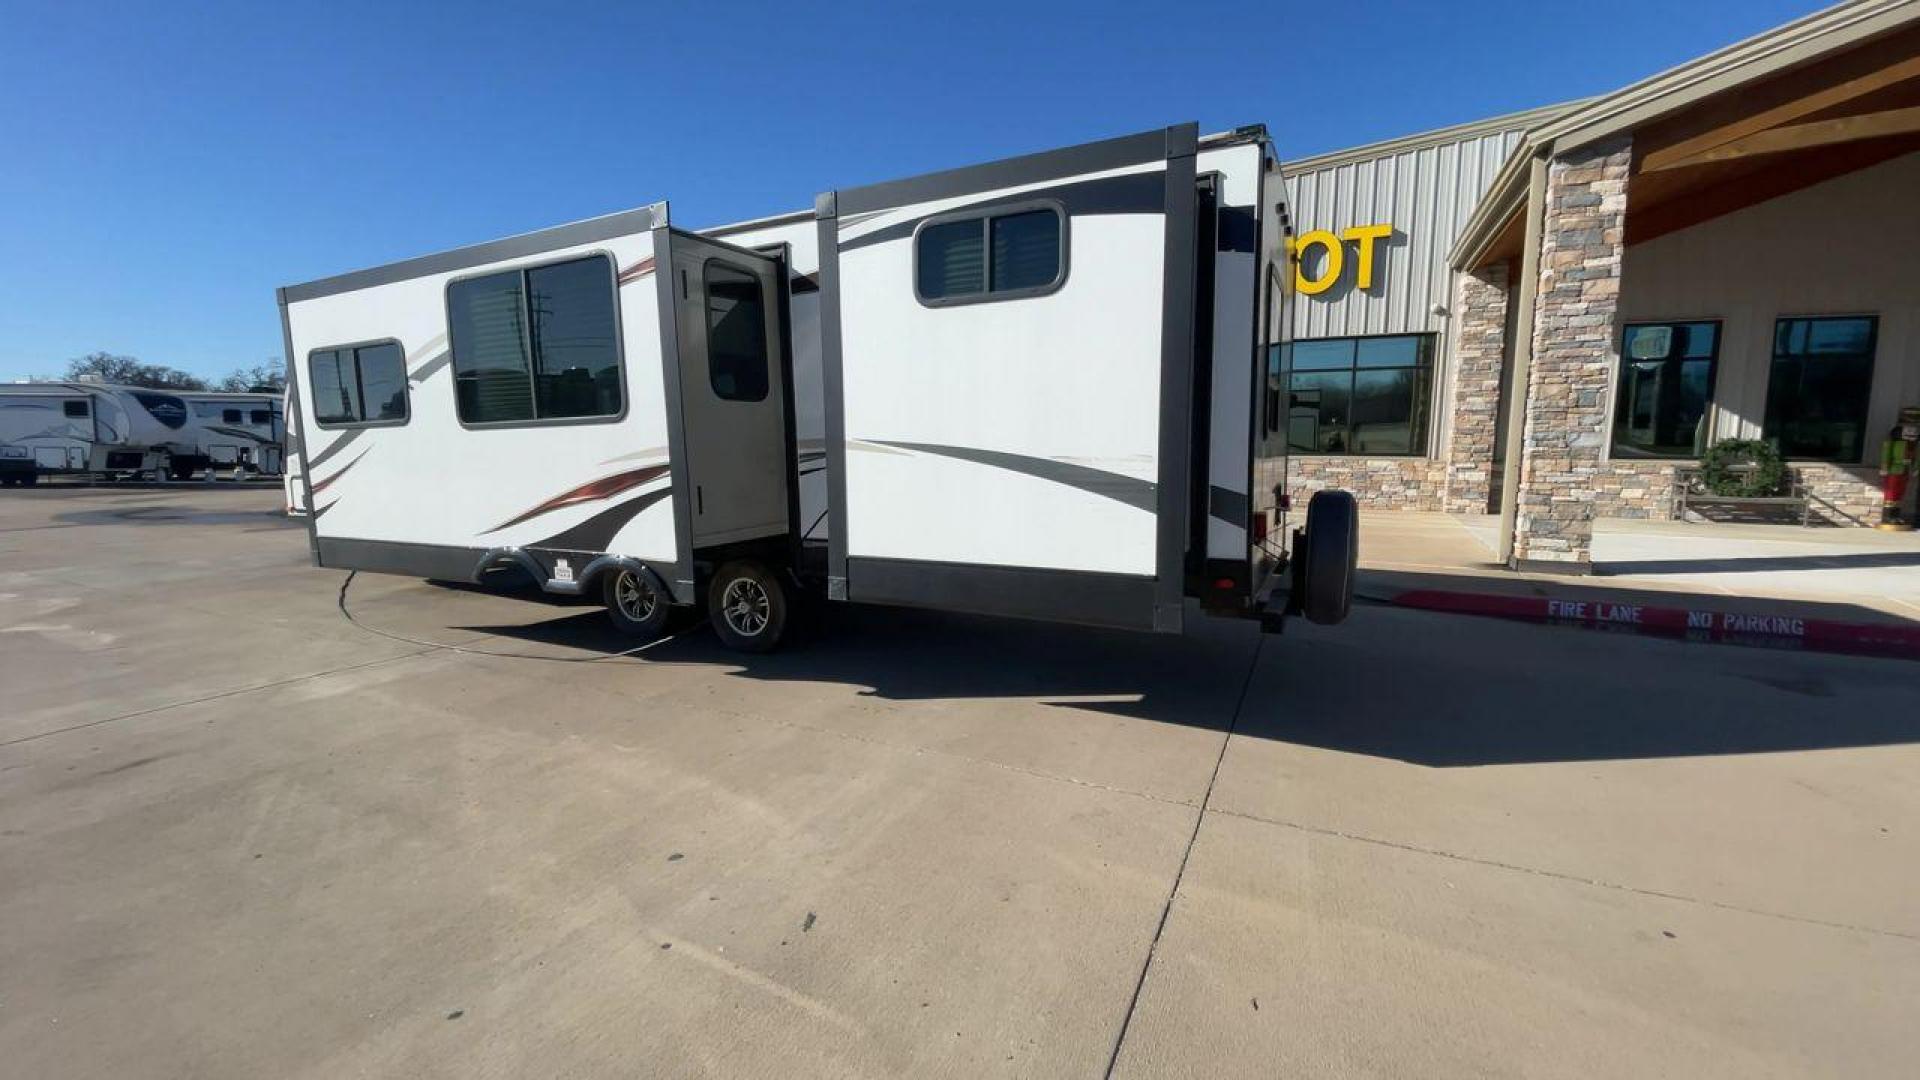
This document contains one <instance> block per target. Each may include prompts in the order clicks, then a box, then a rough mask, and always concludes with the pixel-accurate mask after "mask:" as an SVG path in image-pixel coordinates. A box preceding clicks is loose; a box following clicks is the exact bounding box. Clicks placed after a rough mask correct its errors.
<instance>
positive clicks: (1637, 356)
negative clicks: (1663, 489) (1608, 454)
mask: <svg viewBox="0 0 1920 1080" xmlns="http://www.w3.org/2000/svg"><path fill="white" fill-rule="evenodd" d="M1719 356H1720V324H1719V323H1717V322H1668V323H1638V324H1635V325H1632V326H1629V327H1627V330H1626V334H1625V335H1624V336H1623V337H1622V338H1621V343H1620V385H1619V389H1618V392H1617V393H1616V395H1615V397H1614V409H1613V455H1614V456H1615V457H1621V458H1656V457H1673V458H1684V457H1699V456H1700V455H1701V454H1702V453H1704V452H1705V451H1706V448H1707V435H1708V432H1707V406H1708V404H1709V403H1711V402H1712V401H1713V379H1714V373H1715V366H1716V362H1717V361H1718V359H1719Z"/></svg>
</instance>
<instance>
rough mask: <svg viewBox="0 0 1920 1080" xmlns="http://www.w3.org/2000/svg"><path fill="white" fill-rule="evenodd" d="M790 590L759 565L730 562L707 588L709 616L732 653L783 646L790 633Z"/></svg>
mask: <svg viewBox="0 0 1920 1080" xmlns="http://www.w3.org/2000/svg"><path fill="white" fill-rule="evenodd" d="M787 606H788V604H787V590H786V587H785V585H783V584H782V583H781V581H780V578H779V577H778V576H776V575H775V574H774V573H773V572H772V571H770V570H768V569H767V568H766V567H764V566H762V565H760V564H759V563H757V562H750V561H748V560H744V559H743V560H740V561H738V562H730V563H728V564H726V565H725V566H722V567H721V568H720V571H719V572H718V573H716V574H714V575H713V583H712V584H711V585H709V586H708V587H707V616H708V618H709V619H711V620H712V622H713V632H714V633H716V634H718V635H720V641H721V643H722V644H724V645H725V646H726V647H727V648H729V649H734V650H736V651H738V652H751V653H763V652H770V651H772V649H773V647H774V646H776V645H778V644H780V636H781V635H782V634H784V633H785V632H786V629H787Z"/></svg>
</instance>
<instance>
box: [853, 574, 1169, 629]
mask: <svg viewBox="0 0 1920 1080" xmlns="http://www.w3.org/2000/svg"><path fill="white" fill-rule="evenodd" d="M848 562H849V564H850V565H849V571H850V573H849V574H848V577H847V584H848V586H849V589H848V596H847V599H849V600H853V601H857V602H860V603H867V604H888V605H893V606H896V607H923V608H935V609H938V610H941V611H965V612H971V613H973V614H977V615H1000V616H1006V617H1009V618H1016V619H1038V620H1043V621H1046V622H1066V623H1079V624H1082V625H1086V626H1105V627H1116V628H1119V629H1124V630H1159V629H1166V627H1163V626H1161V625H1158V622H1159V620H1157V619H1155V618H1154V613H1153V596H1154V584H1155V583H1154V580H1153V579H1152V578H1144V577H1129V576H1127V575H1124V574H1096V573H1087V572H1084V571H1075V570H1049V569H1044V568H1038V567H1026V566H983V565H967V564H958V563H942V562H925V561H921V560H917V559H872V558H865V557H861V556H855V557H853V558H852V559H849V560H848ZM1175 584H1176V585H1178V582H1176V583H1175ZM1172 629H1174V630H1178V629H1179V627H1178V626H1177V625H1175V626H1174V627H1172Z"/></svg>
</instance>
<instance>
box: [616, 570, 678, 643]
mask: <svg viewBox="0 0 1920 1080" xmlns="http://www.w3.org/2000/svg"><path fill="white" fill-rule="evenodd" d="M600 580H601V582H602V584H601V586H600V590H601V595H602V596H603V597H604V598H605V600H606V604H607V617H608V618H610V619H612V620H613V625H614V628H615V629H616V630H619V631H620V632H621V633H623V634H630V635H632V636H634V637H648V638H653V637H659V636H660V632H661V631H662V630H665V629H666V628H667V615H668V610H667V598H666V597H665V596H662V595H661V594H660V590H659V589H657V588H655V587H654V584H653V579H652V578H651V577H650V576H649V575H647V574H642V573H637V572H635V571H633V570H629V569H627V568H625V567H619V566H616V567H614V568H613V569H611V570H608V571H607V572H606V573H605V574H603V575H601V579H600Z"/></svg>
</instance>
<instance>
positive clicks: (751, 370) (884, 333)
mask: <svg viewBox="0 0 1920 1080" xmlns="http://www.w3.org/2000/svg"><path fill="white" fill-rule="evenodd" d="M1279 179H1280V178H1279V175H1278V166H1277V165H1276V163H1275V161H1274V158H1273V154H1272V149H1271V145H1270V143H1269V142H1268V140H1267V137H1266V133H1265V131H1264V129H1261V128H1249V129H1242V130H1239V131H1235V132H1232V133H1228V134H1223V135H1218V136H1210V137H1207V138H1204V139H1202V138H1199V137H1198V136H1197V132H1196V129H1195V127H1194V126H1193V125H1191V124H1188V125H1182V126H1179V127H1172V128H1166V129H1162V130H1155V131H1150V132H1145V133H1142V134H1139V135H1132V136H1126V137H1122V138H1117V139H1109V140H1106V141H1102V142H1096V143H1089V144H1085V145H1082V146H1075V147H1069V148H1066V149H1062V150H1055V151H1050V152H1045V153H1040V154H1033V155H1029V156H1025V157H1019V158H1011V159H1008V160H1005V161H999V162H994V163H991V164H987V165H979V166H974V167H970V168H962V169H956V170H952V171H948V172H941V173H933V174H929V175H926V176H919V177H914V178H911V179H906V180H898V181H892V182H889V183H882V184H875V185H871V186H867V187H859V188H851V189H844V190H839V191H833V192H828V193H826V194H823V195H821V196H819V198H818V199H817V200H816V202H815V206H814V209H813V210H812V211H811V212H800V213H795V214H788V215H784V216H780V217H775V218H769V219H763V220H760V221H753V222H746V223H742V224H740V225H735V226H727V227H722V228H718V229H709V230H705V231H702V232H693V231H688V230H684V229H680V228H677V227H675V226H674V225H673V224H672V223H671V221H670V220H669V215H668V209H667V205H666V204H665V203H657V204H655V205H652V206H648V207H643V208H641V209H638V210H633V211H628V212H626V213H621V214H614V215H610V216H608V217H602V218H595V219H592V220H589V221H584V222H578V223H575V224H572V225H565V226H560V227H558V228H553V229H548V230H545V231H542V232H537V233H530V234H525V235H522V236H516V237H511V238H509V239H506V240H500V241H495V242H493V243H488V244H481V245H478V246H475V247H469V248H462V249H459V250H456V251H451V252H445V253H442V254H439V255H430V256H426V257H423V258H418V259H413V260H409V261H406V262H401V263H397V264H393V265H390V266H385V267H379V268H375V269H371V270H363V271H358V272H355V273H349V274H344V275H341V276H338V277H333V278H327V279H324V280H321V281H316V282H311V283H308V284H305V285H295V286H290V287H287V288H283V289H281V290H280V294H279V297H280V305H281V314H282V323H283V329H284V333H285V337H286V348H287V355H288V357H289V359H290V363H289V383H288V414H289V423H290V425H291V427H292V432H293V435H292V437H293V441H294V442H295V443H296V444H297V446H298V447H299V452H300V456H301V470H300V473H301V486H302V493H301V498H300V500H299V501H300V502H301V503H302V504H303V505H304V506H305V507H306V508H307V510H308V512H307V515H306V518H307V522H308V528H309V534H310V538H311V543H312V550H313V558H314V561H315V563H316V564H317V565H321V566H327V567H340V568H348V569H358V570H367V571H378V572H387V573H399V574H409V575H416V576H421V577H427V578H437V579H453V580H480V579H481V578H482V577H483V576H484V575H486V574H487V573H488V572H490V571H492V570H494V569H496V568H499V567H505V566H515V567H518V568H520V569H521V570H524V571H525V572H526V573H527V574H529V575H531V576H532V577H533V578H534V580H536V581H538V582H540V583H541V584H542V585H543V587H544V588H546V589H548V590H549V591H553V592H560V593H574V594H578V593H590V594H595V595H599V596H600V597H602V598H603V599H604V601H605V602H606V604H607V607H608V610H609V613H610V615H611V616H612V618H613V620H614V622H615V623H616V624H617V625H619V626H620V627H621V628H622V629H625V630H628V631H631V632H635V633H643V634H654V633H658V632H659V631H660V630H661V628H662V627H663V626H664V624H665V621H666V619H667V617H668V610H669V608H670V607H673V606H692V605H698V604H701V603H705V605H706V607H707V609H708V613H709V616H710V618H711V619H712V622H713V626H714V629H715V630H716V632H717V633H718V634H719V636H720V637H721V638H722V640H723V641H725V642H726V643H727V644H728V645H730V646H733V647H736V648H741V649H748V650H762V649H767V648H771V647H772V646H773V645H774V644H775V643H777V642H778V640H779V638H780V635H781V632H782V630H783V628H784V626H785V622H786V618H787V611H788V607H789V603H790V601H791V600H792V599H793V598H794V596H795V594H796V593H797V592H798V591H800V590H810V591H818V592H820V593H823V594H824V595H825V596H826V597H828V598H829V599H832V600H839V601H851V602H860V603H879V604H896V605H910V606H922V607H933V608H944V609H951V610H961V611H970V612H978V613H984V614H993V615H1005V616H1015V617H1025V618H1037V619H1049V620H1059V621H1066V622H1075V623H1086V624H1093V625H1101V626H1113V627H1126V628H1134V629H1141V630H1154V631H1161V632H1178V631H1179V630H1180V629H1181V628H1182V624H1183V620H1184V618H1185V617H1186V613H1187V604H1188V601H1189V600H1197V601H1198V606H1199V607H1200V609H1201V610H1203V611H1205V612H1208V613H1211V614H1219V615H1232V616H1241V617H1254V618H1259V619H1261V620H1262V622H1263V625H1265V626H1267V627H1269V628H1277V627H1278V625H1279V623H1280V620H1281V617H1282V616H1283V615H1285V614H1288V613H1292V612H1299V613H1303V614H1305V615H1306V616H1307V617H1308V618H1310V619H1312V620H1314V621H1317V622H1337V621H1339V620H1340V619H1341V618H1344V617H1345V615H1346V612H1347V608H1348V606H1349V604H1350V602H1351V595H1352V571H1353V563H1354V557H1355V550H1356V540H1357V533H1358V523H1357V515H1356V512H1355V509H1354V503H1353V500H1352V498H1351V497H1350V496H1348V495H1346V494H1345V493H1343V492H1321V493H1318V494H1316V495H1315V497H1314V500H1313V502H1312V504H1311V505H1310V507H1309V509H1308V513H1307V520H1306V526H1305V528H1304V529H1301V530H1296V531H1295V532H1294V533H1293V534H1292V535H1291V536H1288V535H1287V530H1286V528H1285V523H1286V518H1285V513H1286V511H1287V509H1288V506H1287V503H1286V499H1285V495H1284V492H1283V491H1282V485H1283V481H1284V476H1285V462H1284V454H1285V433H1284V431H1283V430H1281V429H1282V426H1283V424H1284V420H1285V416H1286V404H1287V403H1286V402H1284V401H1282V400H1281V394H1280V392H1279V390H1278V387H1279V385H1280V384H1279V382H1278V379H1277V373H1274V372H1270V370H1269V362H1268V357H1269V356H1270V355H1273V354H1274V353H1275V352H1276V351H1277V350H1275V349H1274V348H1273V346H1274V345H1275V344H1276V343H1277V342H1278V332H1277V331H1278V328H1279V327H1281V326H1283V325H1284V320H1283V319H1282V318H1281V316H1282V313H1283V312H1282V309H1283V307H1284V305H1285V303H1286V302H1287V298H1286V296H1285V294H1284V291H1283V288H1284V286H1285V284H1286V283H1288V282H1290V280H1291V277H1292V275H1291V273H1290V272H1283V271H1284V270H1285V269H1286V268H1287V267H1288V258H1289V256H1288V245H1287V240H1288V236H1287V232H1288V226H1287V219H1286V213H1285V208H1284V206H1283V205H1282V204H1281V190H1282V189H1281V184H1280V182H1279ZM290 501H291V500H290Z"/></svg>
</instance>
